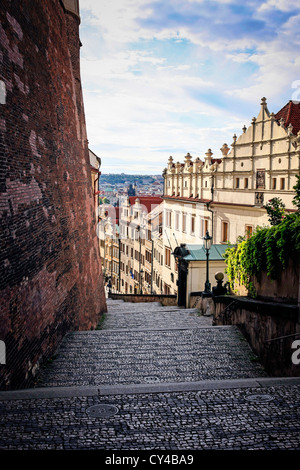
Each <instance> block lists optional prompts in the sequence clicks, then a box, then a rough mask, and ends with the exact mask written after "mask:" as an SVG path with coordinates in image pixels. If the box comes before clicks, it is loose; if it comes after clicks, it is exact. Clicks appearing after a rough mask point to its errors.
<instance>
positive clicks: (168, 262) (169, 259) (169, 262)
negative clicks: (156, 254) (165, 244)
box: [165, 248, 171, 268]
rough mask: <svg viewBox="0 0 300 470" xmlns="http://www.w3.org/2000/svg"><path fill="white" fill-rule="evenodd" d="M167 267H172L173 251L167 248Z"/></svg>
mask: <svg viewBox="0 0 300 470" xmlns="http://www.w3.org/2000/svg"><path fill="white" fill-rule="evenodd" d="M165 265H166V266H168V268H170V267H171V250H170V248H165Z"/></svg>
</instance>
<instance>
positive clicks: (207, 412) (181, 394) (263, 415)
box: [0, 300, 300, 468]
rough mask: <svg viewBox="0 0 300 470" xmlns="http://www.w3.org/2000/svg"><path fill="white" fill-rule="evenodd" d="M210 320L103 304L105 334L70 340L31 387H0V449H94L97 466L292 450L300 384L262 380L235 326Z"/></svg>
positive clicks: (183, 312) (298, 441)
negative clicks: (127, 458)
mask: <svg viewBox="0 0 300 470" xmlns="http://www.w3.org/2000/svg"><path fill="white" fill-rule="evenodd" d="M211 323H212V318H211V317H203V316H199V314H198V312H197V310H195V309H178V308H175V307H162V306H161V305H160V304H154V303H151V304H150V303H148V304H130V303H125V302H124V303H123V302H119V301H112V300H108V313H107V316H106V318H105V321H104V322H103V323H102V324H101V329H99V330H95V331H83V332H74V333H70V334H69V335H68V336H66V338H65V340H64V341H63V343H62V344H61V347H60V348H59V350H58V351H57V355H56V357H55V358H53V359H54V360H53V361H52V363H51V364H49V365H48V367H46V368H45V369H44V370H43V371H42V374H41V376H40V381H39V382H38V383H37V386H36V387H35V388H32V389H29V390H20V391H18V390H16V391H12V392H2V393H1V392H0V425H1V426H2V431H1V433H0V449H17V450H45V449H47V450H61V449H63V450H73V449H75V450H102V451H104V452H105V454H104V457H103V456H102V454H97V457H98V462H99V464H104V463H107V462H106V461H105V460H104V459H106V456H108V457H109V458H111V457H112V455H116V456H119V455H121V456H122V453H121V454H119V453H118V452H117V453H116V454H114V453H115V452H116V451H125V452H128V451H130V452H129V454H128V453H127V454H126V455H133V454H132V453H133V451H136V454H135V455H136V456H138V457H139V456H141V451H142V450H143V451H145V450H148V451H149V452H150V454H145V453H143V454H142V457H141V459H140V468H144V467H143V464H144V463H147V458H148V457H147V455H154V456H155V455H156V454H157V453H160V454H164V455H166V456H168V455H169V453H168V452H169V451H175V454H176V455H177V454H181V455H183V454H182V453H183V452H185V454H184V455H187V453H188V454H191V452H192V451H195V450H196V451H198V450H230V449H232V450H275V449H276V450H281V449H293V450H300V438H299V435H300V434H299V431H300V424H299V416H300V379H299V378H274V377H273V378H272V377H266V374H265V372H264V370H263V369H262V368H261V366H260V365H259V363H258V362H257V361H255V360H253V354H252V351H251V350H250V348H249V346H248V344H247V342H246V341H245V340H244V338H243V337H242V335H241V334H240V332H239V330H238V329H237V328H236V327H231V326H224V327H219V326H218V327H217V326H212V324H211ZM161 451H168V452H163V453H161ZM176 455H175V457H176ZM223 455H224V454H222V461H223V458H224V457H223ZM276 455H277V454H276ZM23 456H24V454H22V458H24V457H23ZM101 457H102V460H101ZM191 458H192V459H193V458H194V459H195V460H194V464H195V465H196V466H197V468H199V466H200V465H201V463H203V462H202V459H201V456H199V459H198V460H197V461H196V458H198V454H196V453H193V455H192V457H191ZM230 458H231V455H230ZM247 458H248V456H247ZM99 459H100V460H99ZM119 463H121V462H120V461H119ZM127 463H128V462H127ZM148 463H149V462H148ZM152 463H153V462H152ZM154 463H155V462H154ZM167 463H170V462H167ZM228 463H230V462H228Z"/></svg>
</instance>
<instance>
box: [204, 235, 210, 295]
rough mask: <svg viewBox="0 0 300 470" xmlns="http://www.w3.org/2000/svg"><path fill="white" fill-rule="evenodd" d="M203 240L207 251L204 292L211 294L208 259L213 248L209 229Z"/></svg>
mask: <svg viewBox="0 0 300 470" xmlns="http://www.w3.org/2000/svg"><path fill="white" fill-rule="evenodd" d="M203 240H204V248H205V251H206V281H205V288H204V292H205V293H206V294H211V290H210V282H209V269H208V259H209V250H210V248H211V241H212V237H211V236H210V235H209V233H208V231H207V232H206V235H205V237H203Z"/></svg>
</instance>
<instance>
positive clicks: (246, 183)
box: [244, 178, 249, 189]
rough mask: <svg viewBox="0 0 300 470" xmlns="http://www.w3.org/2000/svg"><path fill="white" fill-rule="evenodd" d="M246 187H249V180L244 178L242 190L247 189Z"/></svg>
mask: <svg viewBox="0 0 300 470" xmlns="http://www.w3.org/2000/svg"><path fill="white" fill-rule="evenodd" d="M248 186H249V180H248V178H245V180H244V188H245V189H247V188H248Z"/></svg>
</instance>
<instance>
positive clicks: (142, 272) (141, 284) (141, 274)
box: [140, 269, 144, 295]
mask: <svg viewBox="0 0 300 470" xmlns="http://www.w3.org/2000/svg"><path fill="white" fill-rule="evenodd" d="M143 274H144V270H143V269H141V270H140V294H141V295H143Z"/></svg>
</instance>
